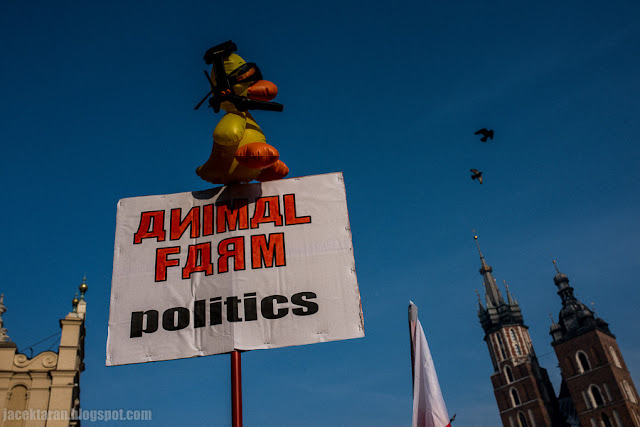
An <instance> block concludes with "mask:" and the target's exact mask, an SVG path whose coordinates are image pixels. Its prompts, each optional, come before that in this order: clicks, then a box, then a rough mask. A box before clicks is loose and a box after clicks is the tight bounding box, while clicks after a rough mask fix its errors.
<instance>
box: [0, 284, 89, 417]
mask: <svg viewBox="0 0 640 427" xmlns="http://www.w3.org/2000/svg"><path fill="white" fill-rule="evenodd" d="M87 289H88V288H87V284H86V278H85V279H83V280H82V284H81V285H80V287H79V290H80V298H79V299H78V296H77V294H76V297H75V298H74V299H73V300H72V306H73V310H72V311H71V312H70V313H69V314H67V315H66V316H65V317H64V318H63V319H60V344H59V345H58V351H57V352H54V351H50V350H46V351H43V352H41V353H39V354H36V355H35V356H32V357H30V358H29V357H27V356H26V355H25V354H21V353H20V352H18V347H17V345H16V344H15V343H14V342H12V341H10V340H9V337H8V336H7V331H6V329H5V328H4V325H3V322H2V318H1V317H0V413H1V414H2V416H1V417H0V426H2V427H4V426H7V427H8V426H25V425H26V426H33V427H77V426H79V425H80V420H78V419H77V414H78V411H79V409H80V373H81V372H82V371H84V337H85V317H86V313H87V304H86V302H85V299H84V296H85V293H86V292H87ZM3 302H4V300H3V297H2V296H0V316H2V314H3V313H4V312H5V311H6V308H5V306H4V304H3Z"/></svg>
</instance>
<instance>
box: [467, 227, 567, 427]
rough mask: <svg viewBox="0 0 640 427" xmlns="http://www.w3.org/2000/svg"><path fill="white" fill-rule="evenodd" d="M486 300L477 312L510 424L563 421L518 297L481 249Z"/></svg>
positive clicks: (498, 395)
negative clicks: (502, 283)
mask: <svg viewBox="0 0 640 427" xmlns="http://www.w3.org/2000/svg"><path fill="white" fill-rule="evenodd" d="M474 238H475V240H476V245H477V246H478V253H479V254H480V263H481V267H480V274H481V275H482V277H483V279H484V280H483V286H484V290H485V304H486V308H485V305H483V303H482V300H481V299H480V295H478V303H479V305H478V317H479V318H480V324H481V325H482V329H484V332H485V336H484V340H485V341H486V342H487V346H488V347H489V354H490V356H491V362H492V363H493V370H494V373H493V375H491V382H492V383H493V390H494V393H495V396H496V401H497V402H498V410H499V411H500V418H501V419H502V424H503V425H504V426H505V427H536V426H537V427H541V426H553V427H556V426H564V425H565V424H564V422H563V420H562V417H561V416H560V413H559V410H558V402H557V400H556V397H555V393H554V391H553V387H552V385H551V382H550V381H549V377H548V375H547V371H546V370H545V369H544V368H542V367H540V365H539V363H538V359H537V357H536V354H535V352H534V350H533V344H532V343H531V338H530V336H529V331H528V327H527V326H526V325H525V324H524V321H523V318H522V313H521V310H520V306H519V305H518V302H517V301H516V300H515V298H514V297H513V295H511V293H510V292H509V289H508V288H507V289H506V295H507V300H506V301H505V300H504V298H503V297H502V294H501V292H500V289H499V288H498V287H497V285H496V283H495V279H494V278H493V274H492V272H493V269H492V268H491V266H489V265H488V264H487V263H486V262H485V259H484V256H483V255H482V251H480V245H479V244H478V237H477V236H475V237H474Z"/></svg>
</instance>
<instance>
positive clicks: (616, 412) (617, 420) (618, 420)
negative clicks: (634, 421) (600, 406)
mask: <svg viewBox="0 0 640 427" xmlns="http://www.w3.org/2000/svg"><path fill="white" fill-rule="evenodd" d="M613 418H614V419H615V420H616V424H617V426H618V427H622V419H621V418H620V414H618V411H616V410H615V409H614V410H613Z"/></svg>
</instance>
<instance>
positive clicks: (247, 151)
mask: <svg viewBox="0 0 640 427" xmlns="http://www.w3.org/2000/svg"><path fill="white" fill-rule="evenodd" d="M279 157H280V153H278V150H276V149H275V148H273V147H272V146H270V145H269V144H267V143H265V142H250V143H248V144H246V145H243V146H242V147H240V148H238V149H237V150H236V155H235V158H236V160H237V161H238V163H240V164H241V165H243V166H246V167H248V168H251V169H264V168H266V167H269V166H271V165H272V164H274V163H275V162H277V161H278V158H279Z"/></svg>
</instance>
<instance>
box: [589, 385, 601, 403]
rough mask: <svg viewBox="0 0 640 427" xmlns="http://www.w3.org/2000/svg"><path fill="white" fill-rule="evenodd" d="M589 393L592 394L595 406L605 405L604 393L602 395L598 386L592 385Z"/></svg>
mask: <svg viewBox="0 0 640 427" xmlns="http://www.w3.org/2000/svg"><path fill="white" fill-rule="evenodd" d="M589 393H591V396H593V402H594V403H595V406H602V405H604V399H603V398H602V393H600V389H599V388H598V386H597V385H591V387H589Z"/></svg>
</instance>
